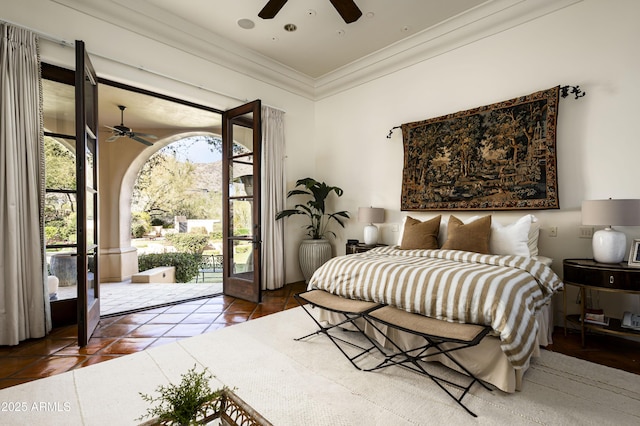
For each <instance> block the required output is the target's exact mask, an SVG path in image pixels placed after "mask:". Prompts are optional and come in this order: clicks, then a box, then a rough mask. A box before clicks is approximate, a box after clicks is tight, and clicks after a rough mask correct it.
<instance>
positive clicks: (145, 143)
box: [129, 135, 153, 146]
mask: <svg viewBox="0 0 640 426" xmlns="http://www.w3.org/2000/svg"><path fill="white" fill-rule="evenodd" d="M129 137H130V138H131V139H133V140H134V141H136V142H140V143H141V144H143V145H147V146H153V144H152V143H151V142H149V141H147V140H144V139H142V138H139V137H138V136H136V135H130V136H129Z"/></svg>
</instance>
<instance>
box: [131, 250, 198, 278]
mask: <svg viewBox="0 0 640 426" xmlns="http://www.w3.org/2000/svg"><path fill="white" fill-rule="evenodd" d="M201 261H202V255H201V254H193V253H150V254H141V255H140V256H138V270H139V271H140V272H142V271H146V270H148V269H152V268H155V267H158V266H174V267H175V268H176V282H178V283H187V282H189V281H191V280H192V279H194V278H195V276H196V275H198V269H200V262H201Z"/></svg>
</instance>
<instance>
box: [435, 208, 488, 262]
mask: <svg viewBox="0 0 640 426" xmlns="http://www.w3.org/2000/svg"><path fill="white" fill-rule="evenodd" d="M490 235H491V216H485V217H481V218H480V219H477V220H474V221H473V222H471V223H468V224H466V225H465V224H464V223H463V222H462V221H461V220H460V219H458V218H457V217H455V216H451V217H450V218H449V229H448V235H447V241H446V242H445V243H444V244H443V245H442V249H443V250H464V251H473V252H476V253H487V254H488V253H489V236H490Z"/></svg>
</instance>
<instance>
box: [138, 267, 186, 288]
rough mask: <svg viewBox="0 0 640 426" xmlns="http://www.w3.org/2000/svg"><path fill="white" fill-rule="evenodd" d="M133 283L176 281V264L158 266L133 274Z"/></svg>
mask: <svg viewBox="0 0 640 426" xmlns="http://www.w3.org/2000/svg"><path fill="white" fill-rule="evenodd" d="M131 282H132V283H138V284H140V283H175V282H176V268H175V266H158V267H155V268H152V269H147V270H146V271H142V272H138V273H137V274H133V275H132V276H131Z"/></svg>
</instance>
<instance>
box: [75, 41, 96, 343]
mask: <svg viewBox="0 0 640 426" xmlns="http://www.w3.org/2000/svg"><path fill="white" fill-rule="evenodd" d="M75 90H76V100H75V101H76V153H78V156H77V159H76V176H77V188H78V213H77V224H78V250H77V253H78V254H77V274H78V345H79V346H86V345H87V343H88V341H89V338H90V337H91V334H92V333H93V331H94V330H95V328H96V326H97V325H98V321H99V320H100V285H99V277H100V274H99V268H98V227H97V221H98V217H97V214H98V170H97V162H96V159H97V158H98V141H97V138H96V135H97V133H98V128H97V126H98V122H97V112H98V81H97V76H96V74H95V71H94V69H93V66H92V65H91V61H90V60H89V56H88V55H87V53H86V51H85V46H84V43H83V42H82V41H79V40H78V41H76V80H75Z"/></svg>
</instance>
